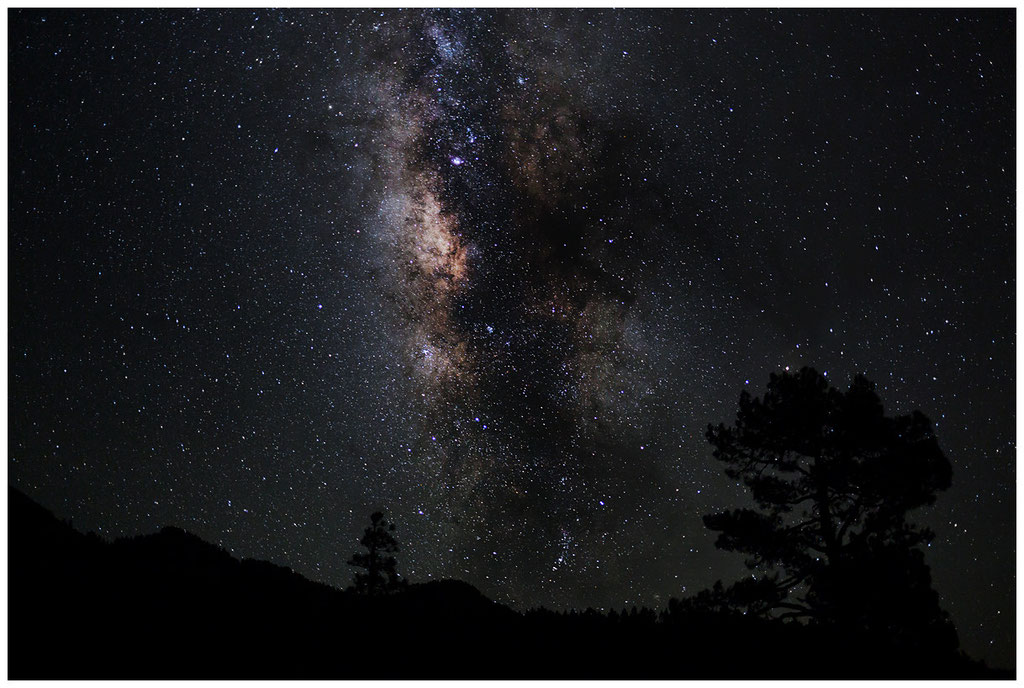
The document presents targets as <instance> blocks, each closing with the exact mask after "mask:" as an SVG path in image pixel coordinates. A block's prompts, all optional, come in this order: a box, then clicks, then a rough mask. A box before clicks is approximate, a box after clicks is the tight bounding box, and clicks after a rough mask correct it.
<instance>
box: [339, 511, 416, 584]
mask: <svg viewBox="0 0 1024 688" xmlns="http://www.w3.org/2000/svg"><path fill="white" fill-rule="evenodd" d="M394 532H395V524H394V523H389V522H388V521H387V520H386V519H385V518H384V514H383V513H381V512H380V511H376V512H374V513H373V514H371V515H370V526H369V527H368V528H367V529H366V531H365V532H364V533H363V538H362V539H361V540H360V541H359V544H361V545H362V546H363V547H365V548H366V550H367V551H366V552H356V553H355V554H353V555H352V558H351V559H349V560H348V564H349V566H355V567H357V568H361V569H365V573H364V572H356V575H355V579H354V581H353V585H352V589H353V590H355V591H356V592H358V593H361V594H364V595H383V594H386V593H389V592H394V591H395V590H397V589H399V588H400V587H402V586H403V585H404V584H405V581H403V580H401V579H400V578H399V576H398V572H397V571H396V567H397V565H398V561H397V560H396V559H395V557H394V554H395V553H397V552H398V542H397V541H396V540H395V537H394V535H392V533H394Z"/></svg>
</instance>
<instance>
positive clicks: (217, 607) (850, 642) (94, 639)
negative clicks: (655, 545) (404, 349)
mask: <svg viewBox="0 0 1024 688" xmlns="http://www.w3.org/2000/svg"><path fill="white" fill-rule="evenodd" d="M9 504H10V506H9V521H8V523H9V543H10V544H9V590H8V598H9V604H10V607H9V647H8V649H9V658H10V663H9V670H10V675H9V678H12V679H27V678H48V679H70V678H92V679H113V678H135V679H147V678H149V679H157V678H179V679H184V678H206V679H217V678H238V679H243V678H250V679H252V678H323V679H328V678H352V679H355V678H363V679H372V678H382V679H383V678H391V679H403V678H404V679H413V678H435V679H436V678H480V679H485V678H549V679H559V678H565V679H568V678H581V679H582V678H591V679H597V678H665V679H668V678H868V677H871V678H878V677H892V678H910V677H913V678H989V677H991V678H1009V677H1010V674H1008V673H1000V672H994V671H992V670H989V669H988V668H986V667H985V666H984V665H983V664H981V663H978V662H974V661H972V660H970V659H968V658H966V657H965V656H963V655H962V654H960V653H957V652H950V651H946V650H943V651H941V652H930V651H929V649H928V648H921V649H920V650H915V651H914V652H913V653H909V654H908V653H907V652H905V651H897V650H894V649H893V648H891V647H886V646H885V645H884V644H879V642H877V641H876V640H874V639H873V638H871V637H858V636H856V635H851V634H849V633H843V632H842V631H840V630H838V629H830V628H827V627H821V626H818V627H814V628H811V627H808V626H806V625H801V624H798V623H795V622H788V623H787V622H783V621H779V620H772V619H765V618H753V617H750V616H746V615H743V614H736V613H731V612H728V611H723V610H721V609H716V608H715V607H714V606H713V605H711V604H706V603H705V602H704V601H703V600H704V599H705V598H701V599H698V598H693V599H691V600H681V601H680V600H677V601H673V602H672V603H671V604H670V605H669V608H668V609H666V610H662V611H660V612H655V611H652V610H649V609H634V610H629V611H625V610H623V612H621V613H620V612H609V613H600V612H597V611H594V610H587V611H585V612H568V613H565V612H552V611H547V610H543V609H541V610H534V611H531V612H527V613H519V612H516V611H513V610H511V609H508V608H507V607H504V606H502V605H499V604H496V603H494V602H492V601H490V600H488V599H486V598H485V597H484V596H483V595H482V594H480V593H479V592H478V591H477V590H476V589H475V588H473V587H472V586H470V585H468V584H466V583H463V582H459V581H439V582H432V583H426V584H412V585H408V586H404V587H402V588H401V589H400V590H399V591H397V592H395V593H393V594H385V595H367V594H359V593H358V592H356V591H341V590H337V589H334V588H331V587H329V586H326V585H322V584H319V583H314V582H312V581H309V580H307V579H305V578H303V577H302V576H300V575H298V574H296V573H294V572H292V571H291V570H289V569H287V568H283V567H280V566H276V565H273V564H270V563H267V562H260V561H252V560H243V561H239V560H237V559H235V558H233V557H232V556H230V555H229V554H228V553H227V552H225V551H224V550H222V549H220V548H219V547H216V546H214V545H211V544H209V543H206V542H203V541H202V540H200V539H199V538H197V537H195V536H193V535H190V534H188V533H186V532H184V531H182V530H179V529H177V528H165V529H164V530H162V531H161V532H160V533H158V534H155V535H148V536H142V537H135V538H129V539H123V540H118V541H116V542H113V543H109V542H106V541H104V540H103V539H101V538H99V537H97V536H95V535H92V534H90V535H83V534H81V533H79V532H76V531H75V530H73V529H72V528H71V527H70V525H68V524H66V523H63V522H61V521H60V520H58V519H57V518H55V517H54V516H53V515H52V514H51V513H50V512H48V511H46V510H45V509H44V508H42V507H41V506H39V505H38V504H36V503H34V502H32V501H31V500H30V499H29V498H27V497H26V496H25V495H23V494H22V493H20V492H18V491H17V490H15V489H13V488H12V489H10V491H9Z"/></svg>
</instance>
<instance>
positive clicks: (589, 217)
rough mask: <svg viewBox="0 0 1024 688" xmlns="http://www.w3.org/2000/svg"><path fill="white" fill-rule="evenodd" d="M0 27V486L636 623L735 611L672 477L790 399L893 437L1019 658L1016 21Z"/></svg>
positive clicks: (998, 649) (35, 16)
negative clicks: (390, 544)
mask: <svg viewBox="0 0 1024 688" xmlns="http://www.w3.org/2000/svg"><path fill="white" fill-rule="evenodd" d="M9 21H10V42H11V48H10V58H9V69H10V93H9V111H10V121H11V127H10V132H9V147H10V157H9V170H10V179H11V182H10V199H11V206H10V220H9V269H10V283H9V287H10V296H9V323H10V327H9V361H10V396H9V415H10V446H9V452H10V458H9V462H10V463H9V466H10V471H9V473H10V479H11V481H12V483H13V484H15V485H17V486H19V487H21V488H23V489H25V490H26V491H27V492H29V494H30V495H31V496H33V497H35V498H37V499H39V500H40V501H41V502H42V503H44V504H45V505H46V506H48V507H50V508H53V509H54V510H55V511H56V512H57V513H58V514H59V515H61V516H64V517H69V518H73V519H74V522H75V524H76V526H78V527H81V528H85V529H94V530H97V531H98V532H100V533H103V534H106V535H108V536H116V535H122V534H128V533H137V532H146V531H152V530H154V529H155V528H157V527H159V526H161V525H164V524H177V525H180V526H182V527H185V528H188V529H189V530H192V531H194V532H196V533H197V534H198V535H200V536H202V537H204V538H206V539H208V540H211V541H213V542H218V543H220V544H222V545H224V546H225V547H227V548H228V549H230V550H231V551H232V552H234V553H236V554H238V555H240V556H249V557H257V558H266V559H270V560H272V561H275V562H278V563H281V564H286V565H289V566H291V567H293V568H294V569H296V570H297V571H299V572H301V573H303V574H305V575H307V576H310V577H311V578H314V579H317V580H323V581H325V582H328V583H331V584H335V585H345V584H347V583H348V582H349V580H350V576H351V574H350V571H349V570H348V567H346V566H345V565H344V561H345V560H346V559H347V557H348V555H349V554H351V552H352V551H354V549H355V548H356V546H357V543H356V539H357V537H358V533H360V532H361V529H362V528H363V526H364V525H365V523H364V521H365V520H366V518H367V515H368V514H369V513H370V512H371V511H372V510H374V509H375V508H384V509H386V510H387V511H388V512H389V515H390V516H391V517H392V518H393V519H394V520H395V521H396V522H397V523H398V524H399V530H398V534H399V539H400V542H401V544H402V551H401V553H400V555H399V561H400V564H401V568H402V571H403V573H405V574H406V575H407V576H408V577H409V578H410V579H412V580H414V581H421V580H427V579H430V578H441V577H454V578H462V579H464V580H467V581H469V582H471V583H473V584H474V585H476V586H478V587H479V588H480V589H481V590H482V591H483V592H484V593H485V594H487V595H489V596H491V597H493V598H494V599H497V600H499V601H501V602H504V603H508V604H511V605H513V606H516V607H519V608H526V607H533V606H539V605H546V606H548V607H558V608H564V607H576V608H585V607H587V606H594V607H600V608H608V607H613V608H621V607H622V606H632V605H634V604H635V605H643V604H646V605H648V606H652V607H663V606H664V604H665V603H666V602H667V600H668V598H669V597H672V596H676V597H679V596H682V595H685V594H688V593H692V592H696V591H697V590H699V589H701V588H704V587H707V586H710V585H711V583H713V582H714V580H715V579H716V578H725V579H727V580H729V579H734V578H736V577H738V576H740V575H743V566H742V561H737V559H738V558H737V557H735V556H732V555H728V554H725V553H722V552H719V551H717V550H715V548H714V546H713V536H712V535H710V534H709V533H707V532H706V530H705V529H704V527H703V524H702V522H701V519H700V516H701V515H702V514H705V513H709V512H711V511H716V510H720V509H722V508H726V507H730V506H733V505H739V504H740V503H742V500H743V499H744V498H745V497H744V495H743V490H742V489H740V488H739V487H738V486H737V485H735V484H733V483H732V482H731V481H729V480H728V479H726V478H725V476H724V475H722V474H721V471H720V467H719V466H717V465H715V462H714V461H713V460H712V459H711V456H710V449H709V447H708V446H707V442H706V441H705V439H704V436H703V435H704V430H705V428H706V426H707V424H708V423H717V422H719V421H727V420H729V419H730V418H731V417H732V416H733V414H734V413H735V402H736V399H737V397H738V395H739V392H740V390H741V389H744V388H746V389H748V390H750V391H751V392H753V393H758V392H759V391H760V390H761V389H762V386H763V384H764V382H765V381H766V380H767V378H768V374H769V373H770V372H772V371H776V370H779V369H784V368H786V367H790V368H793V367H799V366H801V365H812V366H815V367H816V368H818V369H819V370H824V371H827V374H828V376H829V377H831V378H833V379H834V380H835V381H836V384H837V385H841V386H843V385H845V384H846V383H847V382H848V381H849V379H850V378H851V377H852V376H853V374H855V373H864V374H866V375H867V376H868V377H869V378H871V379H873V380H875V381H876V382H877V383H878V384H879V391H880V394H881V396H882V398H883V400H884V401H885V402H886V403H887V406H888V409H889V411H890V412H907V411H909V410H911V409H914V408H920V409H921V410H922V411H924V412H925V413H926V414H927V415H929V416H930V417H931V418H932V419H933V421H935V424H936V428H937V433H938V436H939V438H940V440H941V442H942V445H943V448H944V450H945V451H946V453H947V455H948V456H949V458H950V460H951V462H952V464H953V466H954V478H953V483H954V486H953V488H952V489H951V490H950V491H949V492H948V493H946V494H943V495H941V496H940V498H939V502H938V504H937V505H936V506H935V507H934V508H932V509H930V510H927V511H926V512H922V514H921V515H920V518H921V520H923V521H924V522H925V523H927V524H928V525H930V526H931V527H932V528H933V529H934V530H935V531H936V532H937V534H938V537H937V538H936V540H935V542H934V543H933V546H932V547H931V549H930V550H929V551H928V557H929V562H930V564H931V566H932V568H933V575H934V578H935V581H936V587H937V589H938V590H939V592H940V594H941V595H942V598H943V604H944V606H945V607H946V608H947V609H949V610H950V611H951V613H952V615H953V618H954V620H955V621H956V623H957V625H958V628H959V630H960V633H961V637H962V640H963V643H964V646H965V648H966V649H967V650H968V651H969V652H971V653H972V654H973V655H975V656H980V657H986V658H989V659H990V660H991V661H994V662H996V663H998V664H1002V665H1009V664H1012V662H1013V627H1014V607H1013V596H1014V577H1013V553H1014V538H1013V532H1014V530H1013V528H1014V526H1013V523H1014V521H1013V514H1014V492H1013V487H1014V480H1015V475H1014V463H1013V459H1014V453H1015V434H1014V397H1013V386H1014V385H1013V383H1014V368H1013V365H1014V363H1013V353H1014V326H1013V323H1014V320H1013V318H1014V290H1015V261H1014V254H1013V245H1014V224H1013V222H1014V220H1013V212H1014V187H1015V168H1014V160H1013V148H1014V145H1013V143H1014V139H1013V131H1014V130H1013V121H1014V109H1013V75H1014V65H1013V47H1014V42H1013V41H1014V39H1013V23H1014V17H1013V14H1012V12H1001V11H989V12H974V13H954V12H903V11H901V12H878V11H864V12H852V11H843V12H805V11H776V12H768V11H731V10H730V11H725V10H719V11H688V10H672V11H612V10H586V11H565V10H547V11H525V10H521V11H473V10H460V9H452V10H416V11H399V10H383V11H381V10H358V11H349V10H334V11H316V12H313V11H281V10H258V11H240V10H236V11H215V10H197V11H178V10H175V11H160V12H155V11H154V12H139V11H134V12H133V11H91V12H69V11H61V10H49V9H47V10H19V11H14V12H12V13H11V16H10V18H9Z"/></svg>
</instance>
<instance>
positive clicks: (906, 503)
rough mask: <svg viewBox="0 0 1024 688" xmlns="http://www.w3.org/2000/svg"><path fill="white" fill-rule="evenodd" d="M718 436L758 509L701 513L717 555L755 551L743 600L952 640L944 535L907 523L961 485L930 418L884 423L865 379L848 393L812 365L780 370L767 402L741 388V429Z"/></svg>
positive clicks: (911, 639) (870, 629) (713, 438)
mask: <svg viewBox="0 0 1024 688" xmlns="http://www.w3.org/2000/svg"><path fill="white" fill-rule="evenodd" d="M707 437H708V440H709V441H710V442H711V444H712V445H713V446H714V456H715V458H716V459H718V460H719V461H722V462H723V463H724V464H725V465H726V469H725V472H726V474H727V475H729V476H730V477H732V478H734V479H736V480H738V481H741V482H742V483H743V484H744V485H745V486H746V487H747V488H748V489H749V491H750V495H751V497H752V498H753V502H754V508H741V509H735V510H732V511H727V512H722V513H716V514H709V515H707V516H705V517H704V522H705V524H706V525H707V526H708V527H709V528H711V529H712V530H715V531H718V532H719V535H718V539H717V542H716V545H717V546H718V547H720V548H722V549H725V550H731V551H736V552H740V553H743V554H746V555H747V557H748V558H747V560H746V563H747V566H748V567H749V568H750V569H751V570H752V572H753V576H752V577H751V578H749V579H747V580H746V581H744V582H742V583H740V584H737V585H735V586H733V588H732V589H731V595H732V598H733V599H734V600H736V601H737V603H738V604H739V605H742V606H744V607H745V609H746V610H749V611H752V612H755V613H764V614H768V615H773V616H783V617H799V618H804V619H808V620H810V621H811V622H820V623H829V624H834V625H839V626H842V627H845V628H849V629H851V630H854V631H858V632H866V633H874V634H882V635H884V637H886V638H887V639H890V640H895V641H898V642H901V643H902V642H906V643H912V644H917V643H919V642H927V643H929V644H931V645H934V644H935V643H936V642H941V643H942V644H949V643H952V644H953V645H954V646H955V644H956V636H955V632H954V631H953V630H952V627H951V624H950V623H949V620H948V616H947V615H946V614H945V613H944V612H942V611H941V609H940V608H939V604H938V596H937V594H936V593H935V591H934V590H932V587H931V577H930V573H929V570H928V567H927V565H926V564H925V562H924V557H923V554H922V552H921V550H920V549H919V546H920V545H922V544H925V543H927V542H929V541H930V540H931V538H932V537H933V534H932V533H931V532H930V531H929V530H928V529H926V528H922V527H920V526H917V525H915V524H913V523H911V522H910V521H908V520H907V512H909V511H910V510H912V509H914V508H916V507H920V506H923V505H927V504H931V503H933V502H934V500H935V495H936V493H937V492H938V491H940V490H945V489H947V488H948V487H949V484H950V476H951V469H950V464H949V461H948V460H947V459H946V457H945V456H944V455H943V453H942V451H941V449H940V448H939V445H938V442H937V440H936V438H935V434H934V432H933V430H932V425H931V422H930V421H929V420H928V419H927V418H926V417H925V416H924V415H922V414H921V413H920V412H917V411H915V412H913V413H911V414H909V415H901V416H897V417H894V418H890V417H887V416H886V415H885V414H884V412H883V408H882V402H881V400H880V399H879V397H878V395H877V394H876V393H875V388H874V385H873V384H872V383H871V382H869V381H868V380H867V379H865V378H864V377H862V376H857V377H856V378H855V379H854V381H853V384H852V385H851V386H850V388H849V389H848V390H847V391H845V392H843V391H840V390H837V389H835V388H833V387H832V386H831V385H830V384H829V382H828V379H827V378H826V377H825V376H823V375H820V374H818V373H817V372H816V371H815V370H814V369H811V368H804V369H802V370H800V371H799V372H797V373H788V372H787V373H783V374H772V376H771V379H770V381H769V383H768V389H767V391H766V393H765V395H764V397H763V398H752V397H751V396H750V394H748V393H747V392H746V391H744V392H743V393H742V395H741V397H740V402H739V411H738V413H737V416H736V421H735V423H734V424H733V425H731V426H726V425H724V424H720V425H719V426H718V427H713V426H709V427H708V433H707Z"/></svg>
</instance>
